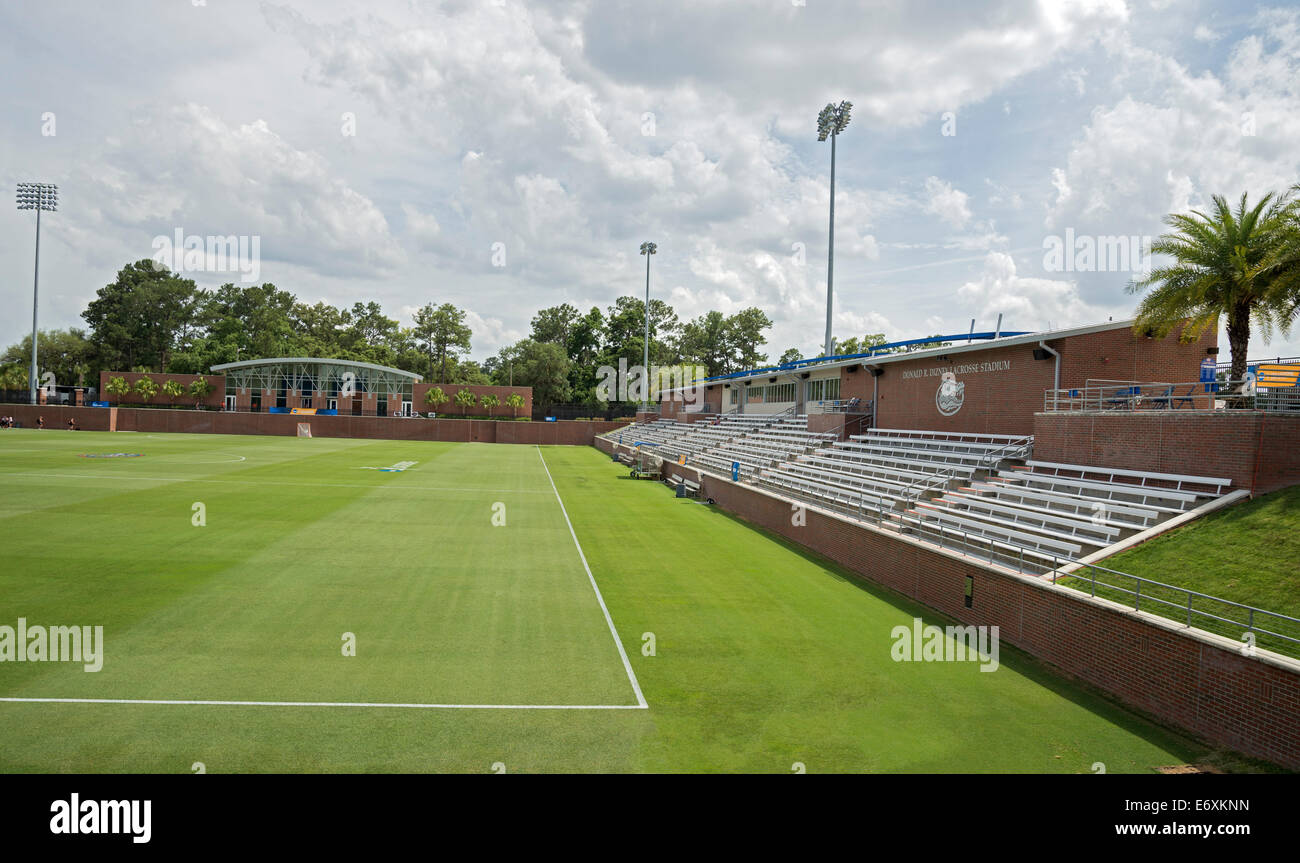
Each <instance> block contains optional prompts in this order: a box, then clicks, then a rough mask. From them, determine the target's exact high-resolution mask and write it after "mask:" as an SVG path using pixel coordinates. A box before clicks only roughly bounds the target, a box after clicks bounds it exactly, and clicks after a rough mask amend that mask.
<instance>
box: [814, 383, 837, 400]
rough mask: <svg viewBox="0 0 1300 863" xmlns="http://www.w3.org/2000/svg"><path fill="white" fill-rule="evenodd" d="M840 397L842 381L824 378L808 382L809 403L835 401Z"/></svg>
mask: <svg viewBox="0 0 1300 863" xmlns="http://www.w3.org/2000/svg"><path fill="white" fill-rule="evenodd" d="M839 397H840V379H839V378H822V379H821V380H816V381H809V382H808V401H810V402H822V401H834V400H836V399H838V398H839Z"/></svg>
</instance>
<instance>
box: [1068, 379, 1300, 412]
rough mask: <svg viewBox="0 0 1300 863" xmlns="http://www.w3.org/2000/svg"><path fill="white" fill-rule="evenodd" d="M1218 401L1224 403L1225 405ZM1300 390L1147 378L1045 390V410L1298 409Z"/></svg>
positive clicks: (1252, 383)
mask: <svg viewBox="0 0 1300 863" xmlns="http://www.w3.org/2000/svg"><path fill="white" fill-rule="evenodd" d="M1219 402H1223V405H1222V407H1220V406H1219ZM1295 409H1300V389H1297V388H1294V387H1293V388H1276V387H1267V386H1260V385H1258V384H1257V383H1256V382H1255V380H1254V379H1246V380H1221V381H1208V382H1207V381H1185V382H1182V383H1169V382H1167V381H1147V382H1145V383H1136V384H1125V385H1122V386H1083V387H1063V388H1061V389H1047V390H1044V391H1043V411H1044V412H1045V413H1051V412H1058V411H1137V410H1142V411H1151V410H1228V411H1242V410H1246V411H1253V410H1295Z"/></svg>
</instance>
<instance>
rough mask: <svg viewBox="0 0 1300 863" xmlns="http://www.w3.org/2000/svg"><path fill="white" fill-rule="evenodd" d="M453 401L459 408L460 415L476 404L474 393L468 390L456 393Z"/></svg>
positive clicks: (476, 399)
mask: <svg viewBox="0 0 1300 863" xmlns="http://www.w3.org/2000/svg"><path fill="white" fill-rule="evenodd" d="M453 401H455V402H456V404H457V405H458V406H459V407H460V412H461V413H462V414H464V413H465V412H466V411H467V409H469V408H472V407H474V405H476V404H478V398H476V397H475V395H474V393H473V392H471V391H470V390H460V391H458V392H457V393H456V395H455V397H454V398H453Z"/></svg>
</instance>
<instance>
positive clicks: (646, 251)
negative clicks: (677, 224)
mask: <svg viewBox="0 0 1300 863" xmlns="http://www.w3.org/2000/svg"><path fill="white" fill-rule="evenodd" d="M658 248H659V247H658V246H656V245H655V244H654V243H642V244H641V254H643V255H645V361H644V362H643V363H642V365H641V374H642V378H641V404H642V405H643V406H648V405H649V403H650V399H649V394H650V256H651V255H653V254H654V253H655V250H656V249H658Z"/></svg>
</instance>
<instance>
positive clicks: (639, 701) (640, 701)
mask: <svg viewBox="0 0 1300 863" xmlns="http://www.w3.org/2000/svg"><path fill="white" fill-rule="evenodd" d="M536 449H537V457H538V458H539V459H541V460H542V470H544V471H546V479H547V480H548V481H549V482H550V483H551V490H552V491H554V492H555V500H556V501H557V502H558V503H559V504H560V512H561V513H563V514H564V523H565V524H567V525H568V526H569V536H571V537H573V544H574V546H575V547H576V548H577V549H578V557H579V558H580V559H581V560H582V568H583V569H585V570H587V579H588V580H589V581H591V589H592V590H594V591H596V601H597V602H599V603H600V610H601V611H603V612H604V613H605V622H606V623H608V624H609V634H610V635H612V636H614V646H615V647H617V648H618V655H619V656H620V657H622V658H623V668H624V670H626V671H627V679H628V680H630V681H631V682H632V691H633V692H635V693H636V706H637V707H649V705H648V704H646V700H645V696H644V695H642V694H641V684H639V683H637V682H636V672H634V671H633V670H632V663H631V662H630V661H629V660H628V658H627V651H626V650H624V649H623V642H622V640H621V639H620V638H619V637H618V630H617V629H615V628H614V619H613V618H612V617H610V616H609V609H608V608H607V607H606V606H605V597H603V596H601V595H600V588H599V587H598V586H597V585H596V576H594V575H592V574H591V567H590V566H588V565H587V555H585V554H583V553H582V543H580V542H578V535H577V534H576V533H574V531H573V522H571V521H569V511H568V510H567V509H565V508H564V500H563V498H561V497H560V490H559V489H558V488H556V487H555V480H554V479H553V478H552V477H551V469H550V468H549V467H547V466H546V456H544V455H542V448H541V447H537V448H536Z"/></svg>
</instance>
